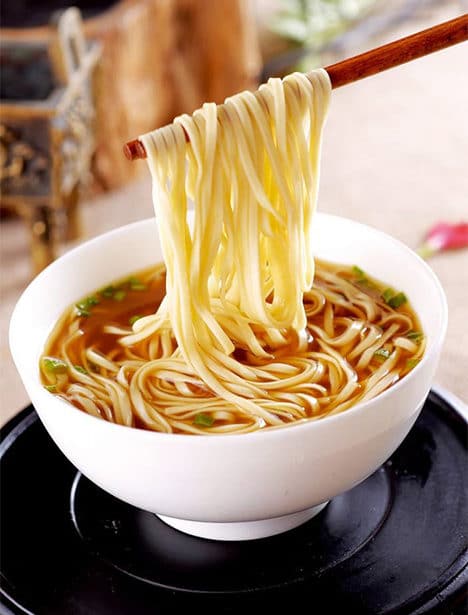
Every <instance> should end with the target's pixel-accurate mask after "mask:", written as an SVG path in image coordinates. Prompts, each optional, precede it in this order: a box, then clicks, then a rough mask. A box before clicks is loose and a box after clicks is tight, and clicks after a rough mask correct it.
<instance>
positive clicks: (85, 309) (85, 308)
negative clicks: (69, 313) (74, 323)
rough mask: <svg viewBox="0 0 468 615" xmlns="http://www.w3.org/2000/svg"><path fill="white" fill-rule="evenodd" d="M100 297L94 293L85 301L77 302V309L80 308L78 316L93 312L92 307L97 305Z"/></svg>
mask: <svg viewBox="0 0 468 615" xmlns="http://www.w3.org/2000/svg"><path fill="white" fill-rule="evenodd" d="M98 303H99V299H98V298H97V297H95V296H94V295H91V296H89V297H86V299H83V301H79V302H78V303H77V304H76V306H75V307H76V309H77V310H78V316H84V317H87V316H89V315H90V314H91V308H92V307H93V306H95V305H98Z"/></svg>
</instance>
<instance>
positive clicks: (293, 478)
mask: <svg viewBox="0 0 468 615" xmlns="http://www.w3.org/2000/svg"><path fill="white" fill-rule="evenodd" d="M314 232H315V236H314V240H313V241H314V248H315V253H316V254H317V255H318V256H320V257H322V258H324V259H328V260H332V261H336V262H340V263H349V264H357V265H359V266H360V267H362V268H363V269H364V270H366V271H367V272H369V274H371V275H372V276H374V277H376V278H379V279H381V280H382V281H384V282H386V283H388V284H389V285H390V286H393V287H394V288H397V289H400V290H403V291H404V292H405V293H406V294H407V295H408V297H409V299H410V301H411V302H412V304H413V306H414V308H415V310H416V312H417V313H418V315H419V317H420V319H421V323H422V326H423V329H424V331H425V333H426V336H427V350H426V353H425V355H424V358H423V359H422V361H421V362H420V363H419V364H418V365H417V366H416V367H415V369H414V370H413V371H412V372H411V373H410V374H409V375H408V376H407V377H405V378H404V379H403V380H401V381H400V382H398V383H397V384H396V385H394V386H393V387H391V388H390V389H388V390H387V391H385V392H384V393H382V394H381V395H379V396H378V397H377V398H375V399H373V400H371V401H368V402H366V403H362V404H358V405H356V406H355V407H353V408H351V409H349V410H347V411H345V412H343V413H342V414H339V415H336V416H332V417H329V418H324V419H322V420H320V421H315V422H311V423H302V424H298V425H292V426H289V427H286V428H284V429H279V430H273V431H268V430H267V431H263V432H262V431H260V432H256V433H253V434H244V435H237V436H235V435H234V436H233V435H231V436H229V435H217V436H206V437H205V436H199V437H198V436H187V435H168V434H161V433H154V432H151V431H144V430H140V429H133V428H129V427H122V426H120V425H115V424H112V423H108V422H106V421H104V420H100V419H97V418H94V417H92V416H89V415H88V414H85V413H84V412H81V411H80V410H78V409H76V408H74V407H73V406H71V405H70V404H68V403H67V402H65V401H63V400H62V399H60V398H59V397H56V396H53V395H51V394H50V393H48V392H47V391H46V390H45V389H44V388H43V386H42V385H41V382H40V379H39V370H38V363H39V357H40V355H41V352H42V350H43V348H44V344H45V341H46V339H47V336H48V335H49V333H50V331H51V330H52V328H53V326H54V325H55V323H56V321H57V319H58V318H59V316H60V315H61V314H62V313H63V311H64V310H65V309H66V308H67V307H68V306H69V305H70V304H72V303H73V302H74V301H76V300H77V299H79V298H81V297H83V296H85V295H86V294H88V293H89V292H91V291H93V290H95V289H96V288H99V287H102V286H103V285H105V284H106V283H108V282H110V281H112V280H115V279H118V278H122V277H123V276H125V275H126V274H129V273H131V272H135V271H137V270H139V269H142V268H144V267H146V266H148V265H151V264H153V263H157V262H160V261H161V260H162V258H161V252H160V247H159V241H158V238H157V227H156V222H155V221H154V220H144V221H142V222H138V223H136V224H131V225H129V226H126V227H122V228H119V229H117V230H114V231H111V232H109V233H106V234H104V235H102V236H100V237H97V238H96V239H93V240H91V241H88V242H87V243H84V244H82V245H81V246H79V247H78V248H76V249H74V250H72V251H70V252H68V253H67V254H65V255H64V256H63V257H61V258H59V259H58V260H57V261H55V262H54V263H53V264H52V265H50V266H49V267H48V268H47V269H45V270H44V271H43V272H42V273H41V274H40V275H39V276H37V278H35V279H34V280H33V282H32V283H31V284H30V285H29V287H28V288H27V289H26V291H25V292H24V294H23V295H22V297H21V298H20V300H19V301H18V304H17V306H16V308H15V311H14V314H13V317H12V320H11V326H10V346H11V350H12V354H13V358H14V360H15V363H16V366H17V368H18V371H19V373H20V375H21V378H22V379H23V382H24V385H25V387H26V389H27V391H28V394H29V396H30V398H31V401H32V403H33V404H34V406H35V408H36V410H37V412H38V414H39V416H40V418H41V420H42V422H43V423H44V425H45V427H46V429H47V430H48V432H49V434H50V435H51V436H52V438H53V440H54V441H55V442H56V444H57V446H58V447H59V448H60V449H61V450H62V451H63V453H64V454H65V455H66V456H67V457H68V459H69V460H70V461H71V462H72V463H73V464H74V465H75V466H76V467H77V468H78V469H79V470H80V471H81V472H82V473H83V474H84V475H85V476H87V477H88V478H89V479H90V480H92V481H93V482H94V483H96V484H97V485H99V486H100V487H101V488H103V489H105V490H106V491H108V492H109V493H111V494H112V495H114V496H116V497H118V498H120V499H122V500H124V501H126V502H128V503H130V504H133V505H134V506H137V507H139V508H143V509H146V510H149V511H152V512H154V513H156V514H158V515H160V516H161V517H162V518H163V519H164V520H165V521H166V522H167V523H169V524H171V525H173V526H174V527H176V528H179V529H181V530H183V531H185V532H188V533H192V534H196V535H198V536H204V537H209V538H216V539H225V540H229V539H231V540H233V539H249V538H258V537H261V536H267V535H273V534H277V533H279V532H282V531H285V530H287V529H290V528H292V527H295V526H296V525H299V524H300V523H302V522H304V521H305V520H307V519H309V518H310V517H312V516H313V515H314V514H316V513H317V512H318V511H319V510H321V508H322V507H323V506H324V505H325V504H326V502H327V501H329V500H330V499H331V498H333V497H334V496H336V495H338V494H340V493H342V492H344V491H346V490H348V489H350V488H352V487H353V486H354V485H356V484H357V483H359V482H360V481H362V480H363V479H365V478H366V477H367V476H369V475H370V474H371V473H373V472H374V471H375V470H376V469H377V468H378V467H379V466H380V465H381V464H382V463H383V462H384V461H385V460H386V459H388V457H389V456H390V455H391V454H392V453H393V451H394V450H395V449H396V448H397V447H398V445H399V444H400V443H401V442H402V440H403V439H404V437H405V436H406V434H407V433H408V431H409V430H410V429H411V427H412V425H413V423H414V422H415V420H416V418H417V417H418V414H419V412H420V410H421V408H422V405H423V403H424V400H425V398H426V396H427V394H428V392H429V389H430V387H431V384H432V380H433V375H434V371H435V369H436V365H437V361H438V358H439V355H440V350H441V345H442V341H443V339H444V336H445V331H446V323H447V306H446V300H445V296H444V293H443V290H442V288H441V286H440V284H439V282H438V280H437V278H436V277H435V275H434V273H433V272H432V270H431V269H430V268H429V267H428V266H427V265H426V263H425V262H424V261H423V260H421V259H420V258H419V257H418V256H417V255H416V254H415V253H414V252H412V251H411V250H409V249H408V248H407V247H405V246H404V245H403V244H401V243H400V242H398V241H396V240H395V239H393V238H392V237H389V236H388V235H385V234H383V233H381V232H380V231H377V230H375V229H372V228H369V227H367V226H364V225H361V224H358V223H356V222H353V221H350V220H346V219H344V218H339V217H335V216H329V215H324V214H318V215H317V216H316V219H315V231H314ZM32 461H33V460H32Z"/></svg>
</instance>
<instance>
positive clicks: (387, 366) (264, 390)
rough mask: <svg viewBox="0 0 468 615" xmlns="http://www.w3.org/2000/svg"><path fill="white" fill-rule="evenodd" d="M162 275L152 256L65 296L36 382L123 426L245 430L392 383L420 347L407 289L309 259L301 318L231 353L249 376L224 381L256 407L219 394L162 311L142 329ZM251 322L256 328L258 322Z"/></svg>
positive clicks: (351, 401) (318, 414)
mask: <svg viewBox="0 0 468 615" xmlns="http://www.w3.org/2000/svg"><path fill="white" fill-rule="evenodd" d="M165 281H166V273H165V269H164V266H163V265H158V266H155V267H151V268H149V269H146V270H144V271H139V272H136V273H135V274H134V275H132V276H129V277H127V278H126V279H124V280H119V281H116V282H112V283H110V284H109V285H107V286H106V287H104V288H101V289H97V290H96V291H95V292H93V293H91V294H90V295H89V296H87V297H84V298H83V299H82V300H81V301H78V302H77V303H76V304H74V305H73V306H70V308H69V309H68V310H67V311H66V312H65V313H64V314H63V316H62V317H61V319H60V320H59V322H58V323H57V325H56V327H55V328H54V330H53V332H52V334H51V335H50V337H49V340H48V342H47V345H46V347H45V349H44V354H43V356H42V357H41V360H40V371H41V377H42V382H43V384H44V386H45V387H46V388H47V389H48V390H49V391H50V392H51V393H52V394H56V395H60V396H61V397H63V398H64V399H66V400H68V401H69V402H70V403H72V404H73V405H74V406H76V407H77V408H79V409H80V410H83V411H85V412H88V413H90V414H92V415H94V416H97V417H100V418H103V419H105V420H108V421H113V422H116V423H120V424H122V425H127V426H133V427H138V428H144V429H151V430H155V431H163V432H168V433H187V434H191V433H192V434H222V433H245V432H249V431H254V430H257V429H260V428H263V429H264V428H275V427H280V426H286V425H289V424H292V423H296V422H298V421H308V420H316V419H320V418H322V417H324V416H327V415H330V414H335V413H338V412H342V411H344V410H346V409H347V408H349V407H350V406H353V405H355V404H356V403H358V402H360V401H365V400H367V399H370V398H372V397H375V396H376V395H378V394H379V393H380V392H382V391H383V390H385V389H387V388H388V387H390V386H392V385H393V384H394V383H395V382H397V381H398V380H400V379H401V378H403V377H404V376H405V375H406V374H407V373H408V372H409V371H411V369H413V367H414V366H415V365H416V364H417V363H418V361H419V360H420V359H421V357H422V355H423V353H424V348H425V339H424V334H423V332H422V329H421V326H420V323H419V321H418V318H417V316H416V314H415V312H414V311H413V309H412V308H411V305H410V303H409V301H408V300H407V297H406V296H405V295H404V293H402V292H399V291H398V290H395V289H392V288H389V287H388V286H386V285H385V284H383V283H381V282H379V281H378V280H375V279H373V278H371V277H370V276H369V275H367V274H366V272H364V271H363V270H362V269H360V268H359V267H357V266H353V267H349V266H344V265H339V264H332V263H328V262H324V261H316V270H315V277H314V285H313V287H312V289H311V290H310V291H309V292H306V293H305V294H304V298H303V303H304V308H305V313H306V316H307V326H306V328H305V329H304V330H303V331H301V332H300V333H297V332H296V331H293V330H291V331H283V332H282V335H281V337H280V338H279V340H278V343H275V339H274V337H269V338H265V337H263V338H262V337H261V336H259V343H260V344H261V345H262V348H263V350H264V351H265V353H264V354H265V356H263V357H259V356H255V355H253V354H252V353H251V352H249V350H248V348H245V347H242V345H236V347H235V350H234V352H233V353H232V359H233V360H234V361H235V362H236V363H237V364H239V366H240V367H239V368H240V370H244V371H245V378H246V380H248V381H249V385H250V387H249V389H248V390H246V391H244V390H243V388H242V384H241V383H240V384H239V383H237V384H236V383H234V384H232V383H231V384H230V385H229V386H230V387H231V390H232V391H233V393H234V394H235V395H238V396H239V397H242V395H245V396H246V397H249V399H250V400H251V401H252V402H253V403H254V404H255V403H258V405H259V409H261V411H259V413H258V414H251V413H249V412H247V411H246V410H245V409H243V408H241V407H237V406H236V405H235V404H233V403H231V402H229V401H226V400H225V399H220V398H219V397H218V396H217V395H216V394H214V393H213V392H212V391H211V390H210V388H209V387H208V386H207V385H206V384H205V383H204V382H203V380H202V379H201V378H200V377H199V376H198V375H197V374H196V373H195V372H194V370H193V369H191V367H190V365H189V364H187V362H184V357H183V356H181V353H180V350H179V348H178V347H177V342H176V340H175V338H174V335H173V333H172V330H171V328H170V325H169V324H168V323H167V322H166V323H165V324H164V323H162V324H161V323H159V325H158V326H157V327H155V328H154V331H151V332H150V333H151V334H150V335H148V331H147V328H146V329H145V322H146V321H148V320H150V319H151V318H152V317H153V316H154V313H155V312H156V310H157V309H158V307H159V305H160V304H161V301H163V299H164V297H165ZM269 300H270V301H273V298H272V297H271V298H269ZM146 317H149V318H146ZM250 327H251V329H252V333H253V335H256V331H255V324H254V323H253V324H251V325H250ZM143 330H144V331H145V334H144V335H143V336H140V337H141V340H139V332H140V331H143ZM233 338H234V340H235V334H233ZM285 340H286V343H285ZM240 373H242V372H240ZM221 377H222V374H221ZM252 385H253V386H254V390H255V385H258V399H256V398H254V399H252V393H251V391H252ZM262 412H264V413H268V414H262ZM270 415H271V416H274V419H275V420H274V421H272V422H269V421H268V417H269V416H270ZM265 416H266V417H267V418H266V419H265V418H264V417H265Z"/></svg>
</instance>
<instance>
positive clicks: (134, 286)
mask: <svg viewBox="0 0 468 615" xmlns="http://www.w3.org/2000/svg"><path fill="white" fill-rule="evenodd" d="M128 283H129V284H130V289H131V290H146V288H147V287H146V284H143V282H141V281H140V280H139V279H138V278H134V277H131V278H129V279H128Z"/></svg>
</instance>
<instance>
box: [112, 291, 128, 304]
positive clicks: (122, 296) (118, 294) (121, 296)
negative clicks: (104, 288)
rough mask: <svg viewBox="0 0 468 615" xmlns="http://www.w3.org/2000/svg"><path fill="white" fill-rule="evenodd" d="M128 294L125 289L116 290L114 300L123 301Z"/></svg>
mask: <svg viewBox="0 0 468 615" xmlns="http://www.w3.org/2000/svg"><path fill="white" fill-rule="evenodd" d="M126 296H127V293H126V292H125V291H124V290H116V291H115V293H114V295H113V299H114V301H123V300H124V299H125V297H126Z"/></svg>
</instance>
